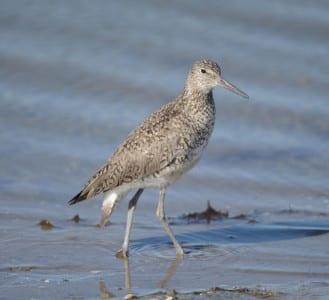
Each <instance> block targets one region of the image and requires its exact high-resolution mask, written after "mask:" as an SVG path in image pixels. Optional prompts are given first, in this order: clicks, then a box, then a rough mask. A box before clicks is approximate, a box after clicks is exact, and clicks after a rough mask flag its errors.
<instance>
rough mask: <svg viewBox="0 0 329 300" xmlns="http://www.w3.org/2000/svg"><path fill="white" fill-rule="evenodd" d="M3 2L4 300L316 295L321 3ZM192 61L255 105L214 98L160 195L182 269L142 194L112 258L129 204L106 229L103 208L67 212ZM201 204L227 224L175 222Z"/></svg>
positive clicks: (321, 285)
mask: <svg viewBox="0 0 329 300" xmlns="http://www.w3.org/2000/svg"><path fill="white" fill-rule="evenodd" d="M2 2H3V3H2V5H1V10H0V22H1V23H0V24H1V26H0V38H1V43H0V128H2V130H1V131H0V145H1V146H0V154H1V155H0V204H1V206H0V207H1V209H0V236H1V243H0V261H1V263H0V299H99V298H102V299H106V298H113V299H122V298H124V297H125V296H126V295H128V294H131V297H132V295H136V296H138V297H140V298H141V299H169V298H170V297H172V298H177V299H204V298H205V299H259V298H270V299H271V298H273V299H294V298H295V299H327V297H328V296H327V295H328V294H329V264H328V261H329V250H328V249H329V247H328V236H329V235H328V230H329V218H328V216H329V188H328V187H329V181H328V178H329V153H328V149H329V139H328V136H329V122H328V120H329V106H328V94H329V85H328V70H329V61H328V59H327V58H328V57H327V56H328V51H329V48H328V42H327V40H328V38H327V37H328V35H329V32H328V28H329V20H328V13H327V12H328V4H327V1H317V2H316V3H312V4H310V3H309V2H307V1H296V2H289V3H287V2H285V1H276V2H275V3H272V2H271V3H270V2H268V3H267V2H264V1H248V3H247V2H244V1H231V2H229V3H228V2H225V4H224V2H218V1H209V2H207V5H204V3H201V2H200V1H189V3H177V2H176V1H175V2H174V1H169V2H166V4H164V3H160V2H152V3H151V2H148V1H139V2H138V4H137V3H135V2H133V1H123V2H116V3H108V2H107V1H95V2H87V1H86V2H65V1H57V2H56V3H53V2H51V1H42V2H33V1H32V2H17V1H2ZM141 16H142V17H141ZM200 58H209V59H213V60H215V61H219V62H220V64H221V65H222V66H223V75H225V78H227V79H228V80H230V81H232V82H233V83H234V84H235V85H237V86H239V87H240V88H241V89H242V90H244V91H245V92H246V93H248V94H249V96H250V100H249V101H245V100H241V99H238V97H235V95H231V94H230V93H229V92H226V91H224V90H220V89H217V90H215V92H214V98H215V100H216V105H217V120H216V125H215V129H214V133H213V136H212V138H211V140H210V143H209V145H208V149H207V151H206V153H205V155H204V157H203V158H202V160H201V161H200V163H199V164H198V165H197V166H196V167H195V169H193V170H192V171H191V172H190V173H189V174H187V176H185V177H184V178H182V179H181V180H180V181H178V182H177V183H176V184H174V185H173V186H172V187H170V188H169V189H168V192H167V197H166V212H167V216H168V218H169V221H170V223H171V226H172V229H173V231H174V233H175V235H176V236H177V239H178V240H179V241H180V243H181V244H182V246H183V248H184V249H185V251H186V252H187V253H186V255H185V257H184V258H183V259H177V258H176V257H175V250H174V248H173V247H172V245H171V244H170V242H169V240H168V237H167V236H166V234H165V232H164V230H163V228H162V227H161V225H160V223H159V221H158V219H157V218H156V216H155V210H156V202H157V199H158V191H153V190H149V191H146V192H145V193H144V194H143V196H142V197H141V199H140V201H139V203H138V207H137V210H136V214H135V219H134V224H133V229H132V241H131V249H130V259H129V261H122V260H119V259H117V258H116V257H115V253H116V251H117V250H119V248H120V247H121V243H122V239H123V235H124V228H125V220H126V213H127V203H128V201H127V200H128V199H126V200H125V201H123V202H122V204H121V205H120V206H119V207H118V208H117V210H116V211H115V212H114V214H113V215H112V216H111V223H110V224H109V225H108V226H107V227H106V228H97V227H96V226H95V225H96V224H97V223H98V222H99V218H100V213H101V197H97V199H95V200H93V201H91V202H85V203H81V204H79V205H75V206H72V207H70V206H68V205H67V201H68V200H69V199H71V198H72V196H74V195H75V194H76V193H77V192H78V191H79V190H80V188H81V185H82V184H83V183H84V182H85V181H86V180H87V179H88V178H89V176H91V175H92V174H93V173H94V172H95V171H96V170H97V168H99V167H100V166H101V165H102V164H103V163H104V162H105V161H106V159H107V158H108V156H109V155H110V154H111V153H112V152H113V151H114V150H115V148H116V146H117V145H118V144H119V143H120V142H121V141H122V140H123V139H124V138H125V137H126V136H127V134H128V133H129V132H130V131H131V129H132V128H134V127H135V126H136V125H137V124H138V123H139V122H140V121H141V120H142V119H143V118H144V117H145V116H147V115H148V114H149V113H150V112H152V111H153V110H155V109H157V108H159V107H160V106H161V105H163V104H165V103H167V102H168V101H169V100H170V99H172V98H173V97H175V96H176V95H178V94H179V93H180V91H181V89H182V87H183V84H184V82H185V79H186V72H187V70H188V69H189V67H190V65H191V64H192V63H193V62H194V61H195V60H197V59H200ZM127 198H128V197H127ZM207 201H210V203H211V205H212V207H213V208H214V209H216V210H220V211H222V212H223V213H224V215H223V216H222V217H220V218H217V219H216V220H210V222H208V221H207V218H206V219H202V218H201V219H200V218H198V219H193V218H186V216H187V215H189V214H190V216H193V213H195V212H197V213H199V212H204V210H205V209H206V208H207ZM225 212H227V213H228V215H226V214H225ZM76 215H78V216H79V218H75V220H73V217H74V216H76ZM184 216H185V218H184Z"/></svg>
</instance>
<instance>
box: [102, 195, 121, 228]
mask: <svg viewBox="0 0 329 300" xmlns="http://www.w3.org/2000/svg"><path fill="white" fill-rule="evenodd" d="M126 194H127V192H124V193H117V192H114V191H109V192H106V193H105V197H104V201H103V206H102V217H101V220H100V222H99V224H98V225H97V226H99V227H104V226H105V225H106V223H107V220H108V218H109V217H110V216H111V214H112V212H113V210H114V209H115V208H116V206H117V205H118V204H119V202H120V201H121V200H122V199H123V198H124V197H125V196H126Z"/></svg>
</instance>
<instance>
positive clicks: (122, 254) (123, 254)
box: [115, 249, 129, 259]
mask: <svg viewBox="0 0 329 300" xmlns="http://www.w3.org/2000/svg"><path fill="white" fill-rule="evenodd" d="M128 256H129V254H128V251H123V250H122V249H121V250H119V251H118V252H117V253H116V254H115V257H116V258H119V259H126V258H128Z"/></svg>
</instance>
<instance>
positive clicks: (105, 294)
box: [99, 256, 183, 299]
mask: <svg viewBox="0 0 329 300" xmlns="http://www.w3.org/2000/svg"><path fill="white" fill-rule="evenodd" d="M182 259H183V258H182V257H181V256H176V257H175V258H174V259H173V260H171V262H170V264H169V266H168V268H167V270H166V273H165V277H164V278H163V279H162V280H161V282H160V283H159V288H161V289H165V288H166V286H167V284H168V282H169V281H170V279H171V278H172V276H173V275H174V274H175V272H176V269H177V267H178V265H179V264H180V262H181V261H182ZM122 262H123V267H124V271H125V289H126V293H127V295H128V294H132V291H131V275H130V273H131V272H130V263H129V258H124V259H122ZM99 291H100V298H101V299H110V298H113V297H116V295H114V294H113V293H112V292H110V291H109V290H107V288H106V285H105V282H104V281H103V280H100V281H99Z"/></svg>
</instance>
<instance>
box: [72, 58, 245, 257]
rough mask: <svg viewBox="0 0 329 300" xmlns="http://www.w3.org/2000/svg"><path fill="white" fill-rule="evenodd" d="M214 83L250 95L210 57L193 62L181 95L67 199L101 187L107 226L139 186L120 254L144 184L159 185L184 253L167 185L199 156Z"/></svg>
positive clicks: (209, 123)
mask: <svg viewBox="0 0 329 300" xmlns="http://www.w3.org/2000/svg"><path fill="white" fill-rule="evenodd" d="M216 86H220V87H223V88H226V89H228V90H230V91H232V92H233V93H235V94H238V95H240V96H242V97H244V98H249V97H248V95H247V94H246V93H244V92H243V91H241V90H239V89H238V88H237V87H235V86H234V85H233V84H232V83H230V82H228V81H227V80H225V79H223V77H222V75H221V69H220V67H219V65H218V64H217V63H215V62H213V61H210V60H200V61H197V62H195V63H194V64H193V65H192V67H191V69H190V71H189V73H188V77H187V81H186V84H185V87H184V89H183V92H182V93H181V95H180V96H178V97H177V98H176V99H174V100H173V101H171V102H169V103H168V104H166V105H164V106H163V107H161V108H160V109H159V110H157V111H155V112H153V113H152V114H151V115H150V116H149V117H147V118H146V119H145V120H144V121H143V122H142V123H141V124H140V125H139V126H137V128H136V129H134V130H133V131H132V132H131V133H130V134H129V135H128V137H127V139H126V140H125V141H124V142H123V143H122V144H121V145H120V146H119V147H118V148H117V150H116V151H115V152H114V153H113V155H112V157H110V159H109V160H108V161H107V163H106V164H105V165H104V166H103V167H101V168H100V169H99V170H98V171H97V172H96V173H95V175H94V176H93V177H91V179H90V180H89V181H88V182H87V184H86V185H85V186H84V188H83V189H82V190H81V191H80V193H78V194H77V195H76V196H75V197H73V198H72V199H71V200H70V201H69V204H75V203H77V202H80V201H83V200H90V199H92V198H93V197H94V196H96V195H98V194H100V193H104V194H105V196H104V200H103V205H102V216H101V220H100V224H99V225H100V226H105V224H106V222H107V220H108V218H109V217H110V215H111V214H112V212H113V210H114V208H115V207H116V206H117V205H118V204H119V203H120V201H121V200H122V199H123V198H124V197H125V196H126V195H127V193H128V192H129V191H131V190H134V189H137V191H136V193H135V195H134V196H133V198H132V199H131V200H130V202H129V205H128V215H127V223H126V231H125V236H124V241H123V244H122V249H121V250H120V251H119V252H118V253H117V256H118V257H124V258H125V257H127V256H128V247H129V238H130V230H131V225H132V220H133V214H134V211H135V209H136V205H137V201H138V199H139V197H140V195H141V194H142V193H143V191H144V189H145V188H158V189H159V190H160V197H159V202H158V206H157V211H156V214H157V216H158V218H159V219H160V221H161V223H162V225H163V227H164V229H165V230H166V232H167V234H168V235H169V237H170V239H171V241H172V243H173V244H174V246H175V248H176V252H177V255H178V256H182V255H183V254H184V251H183V249H182V247H181V246H180V244H179V243H178V241H177V240H176V238H175V236H174V234H173V232H172V231H171V228H170V227H169V225H168V223H167V221H166V216H165V210H164V198H165V191H166V188H167V187H168V186H169V185H170V184H172V183H173V182H174V181H176V180H177V179H178V178H179V177H181V176H182V175H183V174H185V173H186V172H187V171H189V170H190V169H191V168H192V167H193V166H194V165H195V164H196V163H197V162H198V161H199V159H200V157H201V155H202V153H203V151H204V149H205V147H206V146H207V144H208V140H209V138H210V136H211V133H212V131H213V128H214V124H215V114H216V109H215V103H214V98H213V94H212V90H213V88H214V87H216Z"/></svg>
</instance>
